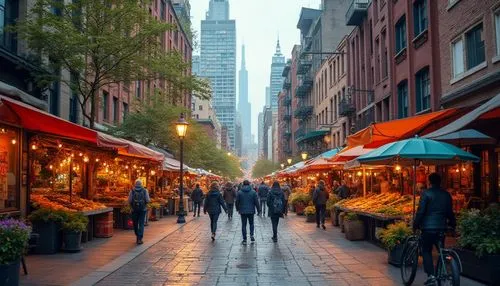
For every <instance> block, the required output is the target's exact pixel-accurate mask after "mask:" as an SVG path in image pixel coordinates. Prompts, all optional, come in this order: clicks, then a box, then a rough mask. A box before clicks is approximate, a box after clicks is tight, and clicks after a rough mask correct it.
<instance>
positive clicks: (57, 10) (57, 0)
mask: <svg viewBox="0 0 500 286" xmlns="http://www.w3.org/2000/svg"><path fill="white" fill-rule="evenodd" d="M63 8H64V2H63V0H53V1H52V6H51V7H50V12H52V14H54V15H56V16H62V9H63Z"/></svg>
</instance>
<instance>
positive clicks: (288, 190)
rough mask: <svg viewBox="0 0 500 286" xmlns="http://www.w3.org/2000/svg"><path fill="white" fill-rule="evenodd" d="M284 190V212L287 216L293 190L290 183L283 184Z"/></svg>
mask: <svg viewBox="0 0 500 286" xmlns="http://www.w3.org/2000/svg"><path fill="white" fill-rule="evenodd" d="M282 190H283V195H284V196H285V210H284V212H283V214H284V215H285V216H287V215H288V198H289V197H290V195H291V194H292V190H291V188H290V185H289V184H288V183H285V185H283V188H282Z"/></svg>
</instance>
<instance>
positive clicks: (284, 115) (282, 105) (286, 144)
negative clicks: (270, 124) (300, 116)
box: [278, 59, 293, 162]
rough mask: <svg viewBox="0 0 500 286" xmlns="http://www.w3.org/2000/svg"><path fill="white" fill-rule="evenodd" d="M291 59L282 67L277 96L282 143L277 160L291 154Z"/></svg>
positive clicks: (279, 135) (279, 137)
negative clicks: (280, 83) (281, 84)
mask: <svg viewBox="0 0 500 286" xmlns="http://www.w3.org/2000/svg"><path fill="white" fill-rule="evenodd" d="M291 66H292V60H291V59H290V60H288V61H287V62H286V65H285V67H284V69H283V72H282V76H283V86H282V88H283V89H282V92H281V93H280V96H279V98H278V106H279V107H278V126H279V129H278V140H279V141H281V142H282V143H281V144H280V148H279V150H278V161H279V162H285V161H286V159H287V158H288V157H291V156H292V155H293V154H292V145H293V144H292V143H293V141H292V117H293V116H292V112H293V109H292V79H291V78H292V73H291Z"/></svg>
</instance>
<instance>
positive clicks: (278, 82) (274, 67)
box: [269, 39, 285, 112]
mask: <svg viewBox="0 0 500 286" xmlns="http://www.w3.org/2000/svg"><path fill="white" fill-rule="evenodd" d="M284 67H285V57H284V56H283V54H282V53H281V47H280V41H279V39H278V41H277V42H276V52H275V53H274V55H273V59H272V63H271V75H270V77H269V90H270V92H271V96H270V100H271V108H272V110H273V112H278V96H279V94H280V93H281V89H282V88H283V75H282V74H283V68H284Z"/></svg>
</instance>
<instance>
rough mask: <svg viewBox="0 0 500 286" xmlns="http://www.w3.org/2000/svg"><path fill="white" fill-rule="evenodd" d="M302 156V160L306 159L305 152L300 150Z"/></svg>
mask: <svg viewBox="0 0 500 286" xmlns="http://www.w3.org/2000/svg"><path fill="white" fill-rule="evenodd" d="M300 155H301V156H302V160H304V161H305V160H306V159H307V152H305V151H304V152H302V154H300Z"/></svg>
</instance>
